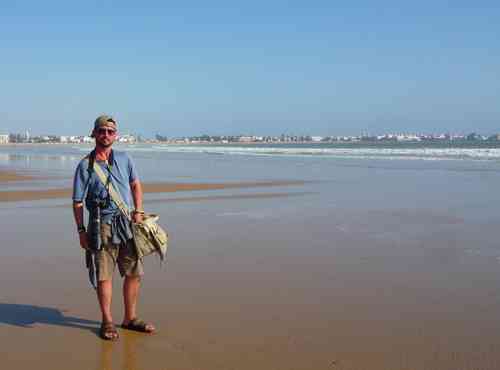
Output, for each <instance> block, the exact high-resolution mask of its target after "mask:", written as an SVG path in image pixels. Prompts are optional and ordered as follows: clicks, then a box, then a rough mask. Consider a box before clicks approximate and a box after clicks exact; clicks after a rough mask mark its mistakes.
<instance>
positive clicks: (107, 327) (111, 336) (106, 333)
mask: <svg viewBox="0 0 500 370" xmlns="http://www.w3.org/2000/svg"><path fill="white" fill-rule="evenodd" d="M99 336H100V337H101V338H102V339H104V340H117V339H118V332H117V331H116V327H115V324H113V323H112V322H103V323H101V328H100V329H99Z"/></svg>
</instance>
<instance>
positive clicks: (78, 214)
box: [73, 202, 88, 249]
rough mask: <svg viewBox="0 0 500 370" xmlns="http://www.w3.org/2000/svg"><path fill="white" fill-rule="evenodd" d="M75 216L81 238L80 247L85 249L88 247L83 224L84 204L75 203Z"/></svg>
mask: <svg viewBox="0 0 500 370" xmlns="http://www.w3.org/2000/svg"><path fill="white" fill-rule="evenodd" d="M73 216H74V218H75V223H76V228H77V230H78V236H79V238H80V246H81V247H82V248H84V249H86V248H87V247H88V240H87V232H86V231H85V226H84V224H83V222H84V221H83V203H82V202H73Z"/></svg>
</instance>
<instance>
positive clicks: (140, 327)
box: [122, 318, 155, 334]
mask: <svg viewBox="0 0 500 370" xmlns="http://www.w3.org/2000/svg"><path fill="white" fill-rule="evenodd" d="M152 326H153V325H152V324H149V323H147V322H144V321H142V320H141V319H138V318H135V319H132V320H130V321H129V323H128V324H122V328H123V329H127V330H133V331H138V332H139V333H147V334H152V333H153V332H154V331H155V329H154V328H153V329H151V327H152Z"/></svg>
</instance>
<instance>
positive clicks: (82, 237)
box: [78, 231, 89, 249]
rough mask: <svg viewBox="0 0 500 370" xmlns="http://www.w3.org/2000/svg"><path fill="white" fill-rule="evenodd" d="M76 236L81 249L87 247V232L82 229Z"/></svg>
mask: <svg viewBox="0 0 500 370" xmlns="http://www.w3.org/2000/svg"><path fill="white" fill-rule="evenodd" d="M78 236H79V238H80V247H82V248H83V249H87V248H88V247H89V241H88V237H87V232H86V231H82V232H80V233H78Z"/></svg>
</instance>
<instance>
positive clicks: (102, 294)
mask: <svg viewBox="0 0 500 370" xmlns="http://www.w3.org/2000/svg"><path fill="white" fill-rule="evenodd" d="M112 296H113V281H112V280H111V279H109V280H104V281H99V282H98V283H97V299H98V300H99V306H100V308H101V313H102V322H103V323H112V322H113V315H112V314H111V299H112ZM107 338H109V339H116V338H118V334H116V333H115V334H109V335H108V336H107Z"/></svg>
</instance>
